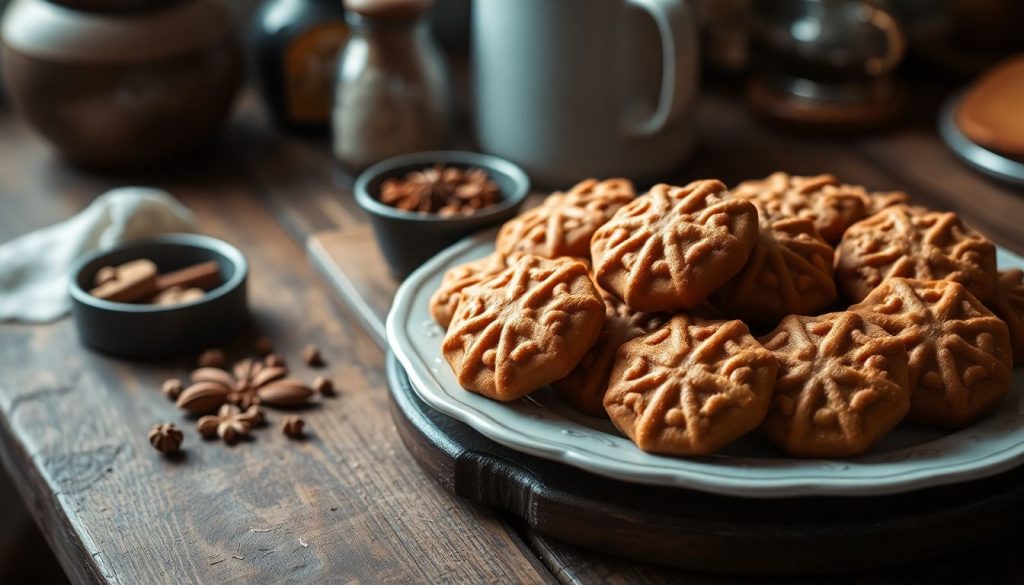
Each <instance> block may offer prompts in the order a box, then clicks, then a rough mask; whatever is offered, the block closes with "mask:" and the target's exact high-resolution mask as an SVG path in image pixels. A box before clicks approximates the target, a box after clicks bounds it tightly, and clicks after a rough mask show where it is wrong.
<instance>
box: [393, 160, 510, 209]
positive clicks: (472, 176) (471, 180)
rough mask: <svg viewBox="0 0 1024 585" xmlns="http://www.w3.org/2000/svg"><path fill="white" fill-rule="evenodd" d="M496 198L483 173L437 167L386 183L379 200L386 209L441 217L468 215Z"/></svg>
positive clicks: (495, 193)
mask: <svg viewBox="0 0 1024 585" xmlns="http://www.w3.org/2000/svg"><path fill="white" fill-rule="evenodd" d="M498 195H499V190H498V186H497V185H496V184H495V183H494V181H492V180H491V179H490V177H488V176H487V172H486V171H484V170H483V169H475V168H470V169H463V168H458V167H445V166H444V165H443V164H440V163H439V164H436V165H434V166H433V167H432V168H427V169H423V170H422V171H413V172H411V173H408V174H407V175H405V177H403V178H401V179H388V180H386V181H384V183H383V184H381V188H380V200H381V203H384V204H385V205H390V206H392V207H395V208H397V209H401V210H404V211H418V212H420V213H437V214H438V215H441V216H452V215H471V214H473V213H474V212H476V210H478V209H481V208H483V207H487V206H488V205H493V204H494V202H495V201H497V199H498Z"/></svg>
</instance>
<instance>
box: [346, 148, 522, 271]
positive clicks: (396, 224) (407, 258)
mask: <svg viewBox="0 0 1024 585" xmlns="http://www.w3.org/2000/svg"><path fill="white" fill-rule="evenodd" d="M438 163H441V164H444V165H445V166H450V167H458V168H479V169H483V170H484V171H486V172H487V174H488V176H490V178H491V180H492V181H494V183H495V184H496V185H498V189H499V190H500V191H501V199H500V200H499V201H498V202H497V203H495V204H494V205H491V206H490V207H485V208H483V209H481V210H479V211H477V212H476V213H474V214H473V215H469V216H458V217H441V216H439V215H436V214H422V213H416V212H412V211H403V210H401V209H395V208H394V207H391V206H390V205H385V204H383V203H381V202H380V186H381V183H383V182H384V181H385V180H386V179H392V178H401V177H404V176H405V175H406V174H408V173H410V172H412V171H420V170H423V169H425V168H429V167H432V166H434V165H435V164H438ZM529 192H530V178H529V177H527V176H526V173H525V172H523V170H522V169H521V168H519V167H517V166H516V165H514V164H512V163H510V162H508V161H506V160H504V159H500V158H498V157H495V156H490V155H486V154H477V153H474V152H458V151H438V152H417V153H415V154H407V155H403V156H396V157H394V158H389V159H387V160H385V161H382V162H379V163H377V164H375V165H373V166H372V167H370V168H368V169H366V171H364V172H363V173H362V174H361V175H359V178H358V179H356V185H355V196H356V201H357V202H358V203H359V206H360V207H362V208H363V209H365V210H366V211H367V212H368V213H369V214H370V221H371V223H372V225H373V233H374V235H376V236H377V243H378V244H379V245H380V249H381V251H382V252H383V253H384V258H385V259H386V260H387V262H388V265H389V266H390V268H391V272H392V273H394V274H395V276H398V277H400V278H404V277H405V276H407V275H408V274H409V273H410V272H412V271H413V270H415V269H416V268H417V267H419V266H420V265H421V264H423V263H424V262H426V261H427V260H428V259H429V258H430V257H431V256H433V255H434V254H437V253H438V252H440V251H441V250H443V249H445V248H447V247H448V246H450V245H451V244H454V243H455V242H457V241H458V240H460V239H462V238H463V237H465V236H468V235H469V234H472V233H474V232H477V231H479V230H481V229H484V228H486V227H489V226H492V225H495V224H499V223H502V222H505V221H507V220H509V219H511V218H512V217H514V216H515V215H516V214H517V213H519V209H520V208H521V207H522V206H523V201H524V200H525V199H526V196H527V195H528V194H529Z"/></svg>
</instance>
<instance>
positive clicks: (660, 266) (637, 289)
mask: <svg viewBox="0 0 1024 585" xmlns="http://www.w3.org/2000/svg"><path fill="white" fill-rule="evenodd" d="M757 230H758V228H757V209H756V208H755V207H754V206H753V204H751V203H750V202H749V201H746V200H744V199H738V198H736V197H733V196H731V195H730V194H729V191H728V190H727V189H726V188H725V185H723V184H722V183H721V182H719V181H713V180H712V181H695V182H693V183H690V184H689V185H687V186H685V187H671V186H669V185H664V184H661V185H655V186H654V187H653V188H652V189H651V190H650V192H648V193H646V194H644V195H642V196H640V197H637V198H636V200H634V201H633V202H632V203H629V204H627V205H626V206H625V207H623V208H622V209H620V210H619V211H618V213H616V214H615V216H614V217H613V218H612V219H611V221H609V222H608V223H606V224H604V225H603V226H601V227H600V228H599V229H598V230H597V231H596V232H595V233H594V238H593V240H591V243H590V252H591V256H592V258H593V261H594V276H595V277H596V278H597V281H598V283H600V285H601V287H602V288H604V289H605V290H607V291H609V292H611V293H612V294H614V295H615V296H616V297H618V298H619V299H621V300H623V301H624V302H625V303H626V304H627V305H628V306H629V308H631V309H633V310H634V311H645V312H658V311H673V310H677V309H688V308H692V307H696V306H697V305H699V304H700V303H701V302H702V301H704V300H705V299H706V298H707V297H708V296H709V295H710V294H711V292H712V291H714V290H715V289H717V288H718V287H719V286H720V285H722V284H723V283H724V282H726V281H727V280H729V279H730V278H732V277H733V276H735V275H736V273H737V272H739V271H740V269H741V268H743V265H744V264H745V263H746V262H747V258H748V257H749V255H750V250H751V249H752V248H753V247H754V243H755V241H756V240H757Z"/></svg>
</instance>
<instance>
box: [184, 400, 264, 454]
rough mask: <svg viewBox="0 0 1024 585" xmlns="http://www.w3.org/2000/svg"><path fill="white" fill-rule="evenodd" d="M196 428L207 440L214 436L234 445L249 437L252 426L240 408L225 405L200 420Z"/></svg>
mask: <svg viewBox="0 0 1024 585" xmlns="http://www.w3.org/2000/svg"><path fill="white" fill-rule="evenodd" d="M196 428H197V430H198V431H199V434H200V435H202V436H203V437H205V438H207V439H212V438H213V436H214V435H216V436H218V437H220V438H221V440H222V441H224V442H225V443H227V444H228V445H234V444H235V443H237V442H238V441H240V440H241V439H243V438H245V437H248V436H249V431H250V430H251V429H252V424H251V423H250V422H249V419H248V418H247V417H246V415H245V414H243V413H242V410H241V409H240V408H238V407H237V406H235V405H234V404H225V405H223V406H221V407H220V410H218V411H217V414H215V415H209V416H204V417H202V418H200V419H199V422H198V423H196Z"/></svg>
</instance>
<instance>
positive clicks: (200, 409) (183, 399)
mask: <svg viewBox="0 0 1024 585" xmlns="http://www.w3.org/2000/svg"><path fill="white" fill-rule="evenodd" d="M229 394H231V388H230V387H228V386H225V385H224V384H222V383H220V382H214V381H200V382H197V383H195V384H192V385H191V386H189V387H188V388H185V390H184V391H182V393H181V396H178V400H177V402H175V404H176V405H177V406H178V408H180V409H182V410H187V411H189V412H191V413H194V414H203V413H207V412H213V411H215V410H217V409H218V408H219V407H220V405H222V404H224V403H225V402H227V400H228V395H229Z"/></svg>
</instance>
